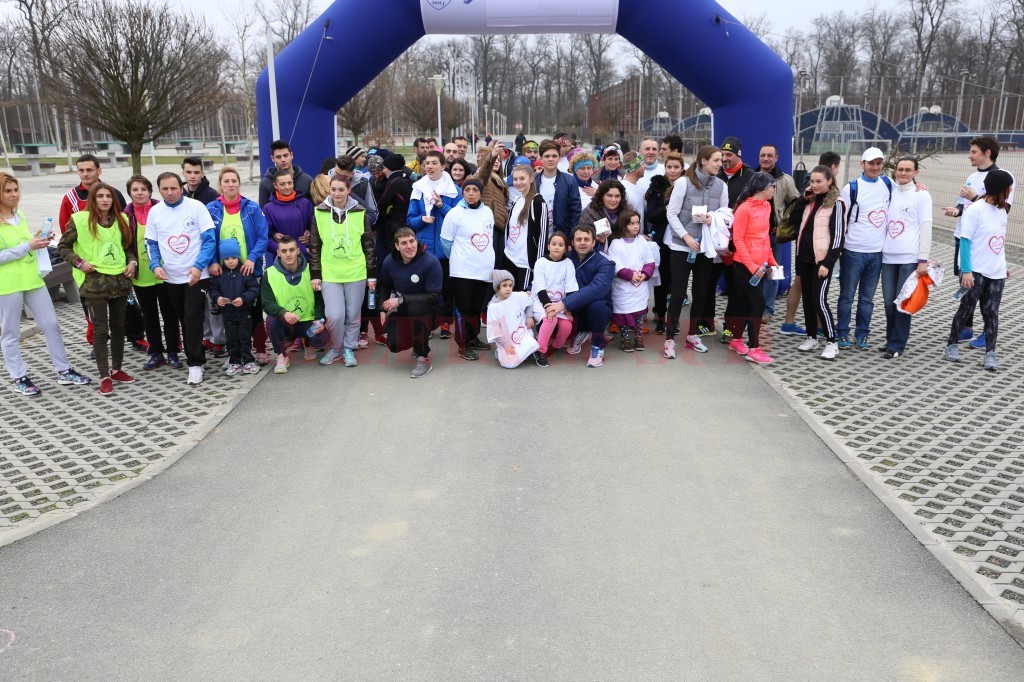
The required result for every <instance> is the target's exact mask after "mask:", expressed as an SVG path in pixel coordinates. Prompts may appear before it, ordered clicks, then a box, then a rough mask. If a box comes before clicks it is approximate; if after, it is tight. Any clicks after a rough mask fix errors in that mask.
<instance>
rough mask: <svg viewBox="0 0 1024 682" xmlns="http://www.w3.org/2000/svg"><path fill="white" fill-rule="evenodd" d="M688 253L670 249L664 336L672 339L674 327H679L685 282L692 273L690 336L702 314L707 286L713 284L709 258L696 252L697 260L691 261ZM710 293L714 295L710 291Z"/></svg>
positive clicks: (684, 294) (688, 332) (674, 332)
mask: <svg viewBox="0 0 1024 682" xmlns="http://www.w3.org/2000/svg"><path fill="white" fill-rule="evenodd" d="M689 255H690V254H689V253H688V252H687V251H672V254H671V256H670V260H671V261H672V300H671V301H669V302H668V323H667V324H666V325H665V338H666V339H674V338H675V337H676V329H677V328H678V327H679V313H680V311H681V310H682V308H683V298H684V297H685V296H686V284H687V280H689V279H690V273H691V272H692V273H693V297H692V298H691V299H690V325H689V328H688V331H687V334H688V335H690V336H692V335H694V334H696V333H697V323H698V322H700V321H701V319H702V318H703V316H704V305H705V301H706V299H707V293H706V292H707V288H708V287H709V286H710V287H712V292H713V291H714V284H713V283H712V282H711V266H712V262H711V260H710V259H709V258H708V257H707V256H705V255H704V254H697V260H696V261H694V262H693V263H691V262H689V261H688V260H687V256H689ZM712 295H714V294H713V293H712Z"/></svg>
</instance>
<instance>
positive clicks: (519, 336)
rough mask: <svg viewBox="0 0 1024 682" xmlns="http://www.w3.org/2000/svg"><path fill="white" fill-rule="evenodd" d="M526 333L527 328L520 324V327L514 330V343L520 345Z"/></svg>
mask: <svg viewBox="0 0 1024 682" xmlns="http://www.w3.org/2000/svg"><path fill="white" fill-rule="evenodd" d="M525 333H526V329H524V328H523V326H522V325H519V329H517V330H515V331H514V332H512V343H514V344H516V345H517V346H518V345H519V344H520V343H521V342H522V340H523V334H525Z"/></svg>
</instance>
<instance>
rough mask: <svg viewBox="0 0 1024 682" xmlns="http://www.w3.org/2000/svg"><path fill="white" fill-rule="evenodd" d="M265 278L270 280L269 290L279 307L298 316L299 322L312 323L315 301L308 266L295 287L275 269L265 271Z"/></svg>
mask: <svg viewBox="0 0 1024 682" xmlns="http://www.w3.org/2000/svg"><path fill="white" fill-rule="evenodd" d="M265 277H267V279H269V280H270V289H271V291H273V292H274V298H275V299H276V300H277V304H278V305H279V306H281V307H282V308H284V309H285V310H287V311H289V312H293V313H295V314H296V315H298V316H299V322H312V321H313V313H314V311H315V308H316V300H315V299H314V297H313V285H312V284H310V283H309V281H310V279H309V265H308V264H307V265H306V267H305V268H304V269H303V270H302V279H300V280H299V283H298V284H295V285H292V284H289V283H288V280H287V279H285V276H284V274H283V273H282V272H281V271H280V270H278V269H277V268H276V267H272V268H270V269H269V270H267V272H266V275H265Z"/></svg>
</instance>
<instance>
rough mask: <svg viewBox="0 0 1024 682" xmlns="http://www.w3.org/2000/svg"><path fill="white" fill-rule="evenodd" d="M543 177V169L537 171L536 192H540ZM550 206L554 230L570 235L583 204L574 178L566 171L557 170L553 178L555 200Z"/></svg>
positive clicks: (578, 218) (577, 221)
mask: <svg viewBox="0 0 1024 682" xmlns="http://www.w3.org/2000/svg"><path fill="white" fill-rule="evenodd" d="M543 177H544V172H543V171H541V172H540V173H537V177H536V178H535V179H536V181H537V192H540V181H541V178H543ZM551 208H552V210H551V212H552V214H553V216H552V218H553V225H554V229H555V232H564V233H566V234H567V235H570V236H571V235H572V231H573V228H575V227H576V225H578V224H579V222H580V213H581V212H582V211H583V205H582V204H581V203H580V191H579V189H577V186H576V180H574V179H573V176H571V175H569V174H568V173H563V172H561V171H559V172H558V176H557V177H556V178H555V202H554V205H553V206H552V207H551Z"/></svg>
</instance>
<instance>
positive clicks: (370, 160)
mask: <svg viewBox="0 0 1024 682" xmlns="http://www.w3.org/2000/svg"><path fill="white" fill-rule="evenodd" d="M382 168H384V159H382V158H381V157H379V156H377V155H376V154H373V155H372V156H368V157H366V170H368V171H370V172H371V173H376V172H377V171H379V170H380V169H382Z"/></svg>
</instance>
